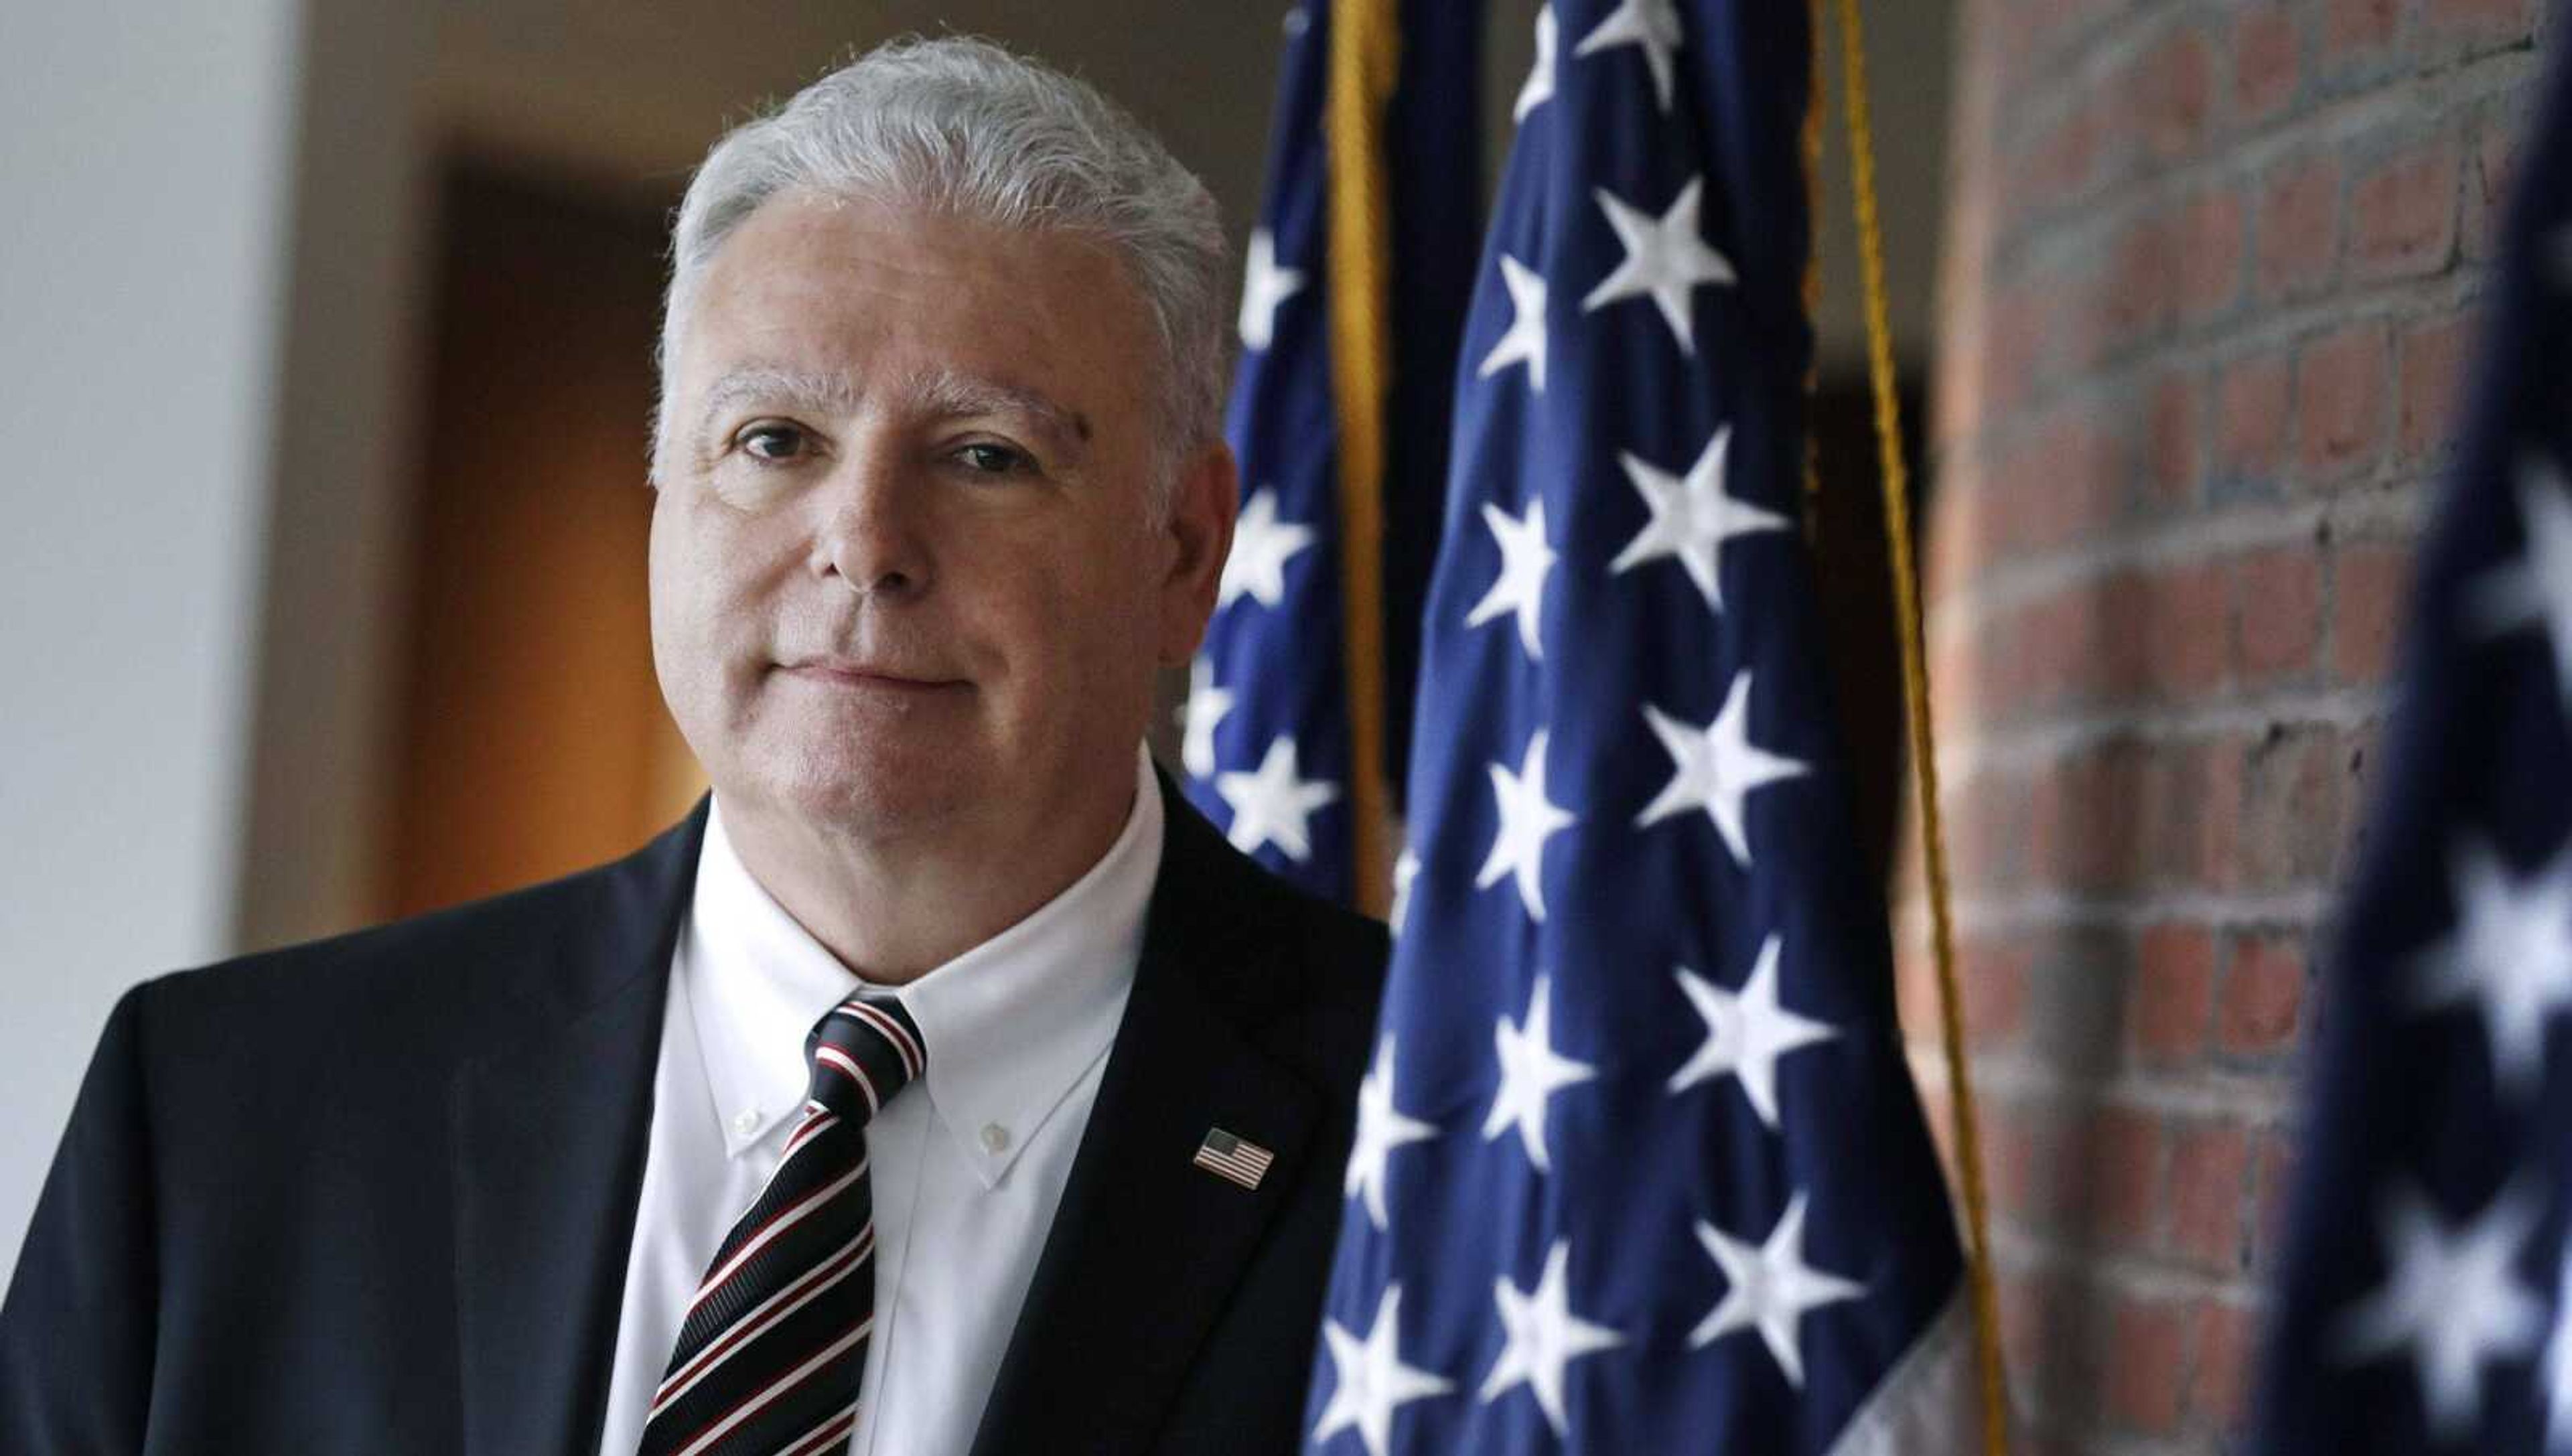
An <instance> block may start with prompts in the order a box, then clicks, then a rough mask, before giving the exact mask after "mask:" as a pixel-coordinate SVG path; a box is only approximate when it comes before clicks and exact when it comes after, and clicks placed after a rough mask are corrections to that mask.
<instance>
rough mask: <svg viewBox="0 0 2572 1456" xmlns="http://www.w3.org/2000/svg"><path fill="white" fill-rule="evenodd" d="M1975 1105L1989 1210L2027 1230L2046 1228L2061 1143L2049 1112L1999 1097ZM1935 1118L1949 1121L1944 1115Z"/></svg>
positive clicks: (2054, 1202) (2055, 1195)
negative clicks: (1979, 1122) (2057, 1153)
mask: <svg viewBox="0 0 2572 1456" xmlns="http://www.w3.org/2000/svg"><path fill="white" fill-rule="evenodd" d="M1976 1106H1977V1107H1978V1108H1979V1110H1980V1111H1981V1113H1982V1119H1981V1129H1980V1130H1981V1140H1982V1148H1983V1177H1984V1186H1985V1188H1986V1190H1987V1192H1988V1193H1989V1195H1990V1197H1991V1203H1992V1210H1993V1212H1994V1214H1995V1215H1997V1216H1998V1217H1999V1218H2002V1219H2007V1220H2010V1221H2012V1222H2015V1223H2017V1224H2019V1225H2020V1226H2021V1227H2022V1228H2025V1229H2029V1230H2042V1229H2045V1228H2049V1227H2051V1226H2052V1225H2053V1224H2054V1222H2055V1220H2056V1219H2057V1218H2058V1217H2059V1216H2060V1214H2061V1211H2062V1202H2061V1198H2060V1193H2061V1190H2062V1188H2063V1185H2064V1181H2065V1180H2064V1179H2063V1178H2061V1177H2059V1176H2058V1175H2057V1169H2056V1167H2055V1158H2054V1154H2055V1150H2056V1148H2057V1147H2058V1146H2059V1145H2060V1143H2061V1137H2060V1134H2059V1131H2058V1127H2057V1119H2056V1117H2055V1114H2054V1113H2053V1111H2052V1110H2051V1109H2050V1108H2044V1107H2030V1106H2028V1105H2027V1104H2026V1103H2024V1102H2012V1101H2008V1100H2004V1099H2002V1098H1999V1097H1984V1098H1980V1099H1979V1100H1978V1101H1977V1102H1976ZM1937 1121H1938V1123H1939V1125H1941V1126H1947V1125H1951V1119H1950V1118H1947V1117H1943V1116H1942V1117H1940V1118H1938V1119H1937Z"/></svg>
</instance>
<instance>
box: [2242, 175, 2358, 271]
mask: <svg viewBox="0 0 2572 1456" xmlns="http://www.w3.org/2000/svg"><path fill="white" fill-rule="evenodd" d="M2339 192H2340V166H2339V159H2338V158H2336V157H2333V156H2330V155H2328V154H2326V153H2316V154H2312V155H2309V156H2304V157H2295V158H2288V159H2286V160H2284V161H2281V162H2278V163H2276V164H2274V165H2272V166H2271V167H2270V168H2269V169H2268V171H2267V173H2266V174H2265V175H2263V176H2262V177H2261V179H2260V184H2259V214H2258V230H2259V296H2260V297H2261V298H2262V299H2266V300H2269V301H2272V302H2273V301H2276V300H2282V299H2297V298H2308V297H2310V296H2311V295H2313V294H2315V293H2318V292H2320V291H2321V290H2323V289H2325V288H2328V287H2329V286H2330V283H2331V277H2332V272H2333V268H2334V265H2335V264H2336V263H2337V261H2338V256H2339Z"/></svg>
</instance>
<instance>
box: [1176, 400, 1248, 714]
mask: <svg viewBox="0 0 2572 1456" xmlns="http://www.w3.org/2000/svg"><path fill="white" fill-rule="evenodd" d="M1240 512H1241V472H1240V468H1239V467H1238V466H1237V465H1235V464H1234V463H1233V458H1232V447H1231V446H1229V445H1226V444H1224V443H1223V442H1222V441H1220V440H1217V441H1216V442H1214V443H1213V444H1210V445H1208V446H1206V447H1205V448H1204V449H1202V450H1199V451H1197V453H1196V454H1195V455H1193V456H1191V457H1190V458H1189V459H1188V461H1187V463H1186V464H1185V465H1184V466H1183V467H1181V469H1180V470H1179V473H1178V478H1177V479H1175V480H1173V481H1172V482H1171V486H1170V511H1169V520H1168V521H1167V522H1166V523H1165V524H1164V525H1163V526H1162V527H1161V536H1162V540H1163V542H1164V543H1165V548H1166V550H1167V557H1166V559H1167V561H1168V566H1167V568H1166V569H1165V570H1164V572H1163V574H1162V577H1161V652H1160V662H1161V665H1162V666H1163V667H1185V666H1186V665H1187V664H1188V660H1189V659H1190V658H1193V657H1195V656H1196V653H1197V645H1198V644H1199V643H1200V642H1202V641H1204V640H1205V628H1206V621H1207V619H1208V618H1210V617H1211V616H1213V615H1214V599H1215V592H1216V590H1217V589H1218V588H1219V587H1220V586H1221V585H1222V584H1223V559H1224V557H1226V556H1228V555H1230V554H1231V553H1232V522H1233V518H1234V517H1235V516H1237V515H1238V514H1240Z"/></svg>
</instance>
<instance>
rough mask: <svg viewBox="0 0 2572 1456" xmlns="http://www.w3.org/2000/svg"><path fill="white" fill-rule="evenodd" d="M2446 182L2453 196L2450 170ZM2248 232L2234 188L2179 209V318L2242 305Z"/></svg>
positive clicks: (2199, 318) (2203, 317) (2215, 314)
mask: <svg viewBox="0 0 2572 1456" xmlns="http://www.w3.org/2000/svg"><path fill="white" fill-rule="evenodd" d="M2448 181H2449V183H2450V192H2451V194H2452V184H2453V182H2454V176H2453V174H2452V172H2451V173H2450V175H2449V178H2448ZM2248 231H2249V222H2248V210H2247V209H2246V208H2244V206H2243V204H2242V194H2241V193H2240V192H2238V191H2235V190H2233V189H2230V188H2225V189H2218V190H2215V191H2211V192H2207V193H2203V194H2200V195H2199V196H2197V197H2195V198H2192V199H2190V200H2189V201H2188V202H2187V203H2186V204H2184V205H2183V206H2182V207H2181V208H2180V211H2179V216H2178V218H2177V219H2176V220H2175V222H2174V225H2173V236H2172V241H2173V243H2174V244H2175V245H2176V246H2177V247H2178V249H2179V250H2180V252H2179V311H2180V317H2181V319H2183V320H2184V321H2186V322H2188V323H2192V324H2196V323H2204V322H2206V321H2207V320H2210V319H2215V318H2219V317H2221V316H2223V315H2224V314H2225V313H2227V312H2229V311H2230V310H2231V309H2232V308H2233V306H2234V305H2235V304H2236V303H2238V302H2240V301H2241V298H2242V290H2243V279H2244V275H2245V272H2246V270H2245V268H2244V260H2245V258H2246V257H2247V255H2248V252H2249V245H2248V237H2247V235H2248Z"/></svg>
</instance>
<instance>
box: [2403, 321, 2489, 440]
mask: <svg viewBox="0 0 2572 1456" xmlns="http://www.w3.org/2000/svg"><path fill="white" fill-rule="evenodd" d="M2473 333H2474V330H2473V324H2472V322H2471V320H2469V319H2468V318H2466V317H2465V316H2462V315H2458V316H2455V317H2452V318H2446V319H2436V320H2431V321H2430V322H2428V323H2426V324H2416V325H2413V326H2412V327H2411V328H2409V329H2407V330H2405V331H2403V334H2402V341H2401V344H2400V346H2399V349H2400V354H2401V357H2400V359H2399V360H2398V362H2397V363H2396V365H2395V367H2396V369H2397V371H2398V372H2399V373H2400V374H2401V376H2402V426H2401V435H2400V441H2399V447H2400V449H2401V457H2402V459H2403V461H2404V462H2405V463H2419V462H2421V461H2424V460H2427V459H2429V458H2431V457H2432V456H2435V455H2437V454H2439V453H2441V452H2443V451H2444V449H2445V448H2446V445H2447V442H2448V439H2449V438H2450V436H2451V435H2452V433H2453V431H2454V427H2455V421H2456V410H2457V404H2458V402H2459V397H2460V395H2461V394H2462V391H2463V385H2464V369H2465V357H2466V349H2467V347H2468V346H2469V345H2470V343H2471V342H2472V339H2473Z"/></svg>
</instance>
